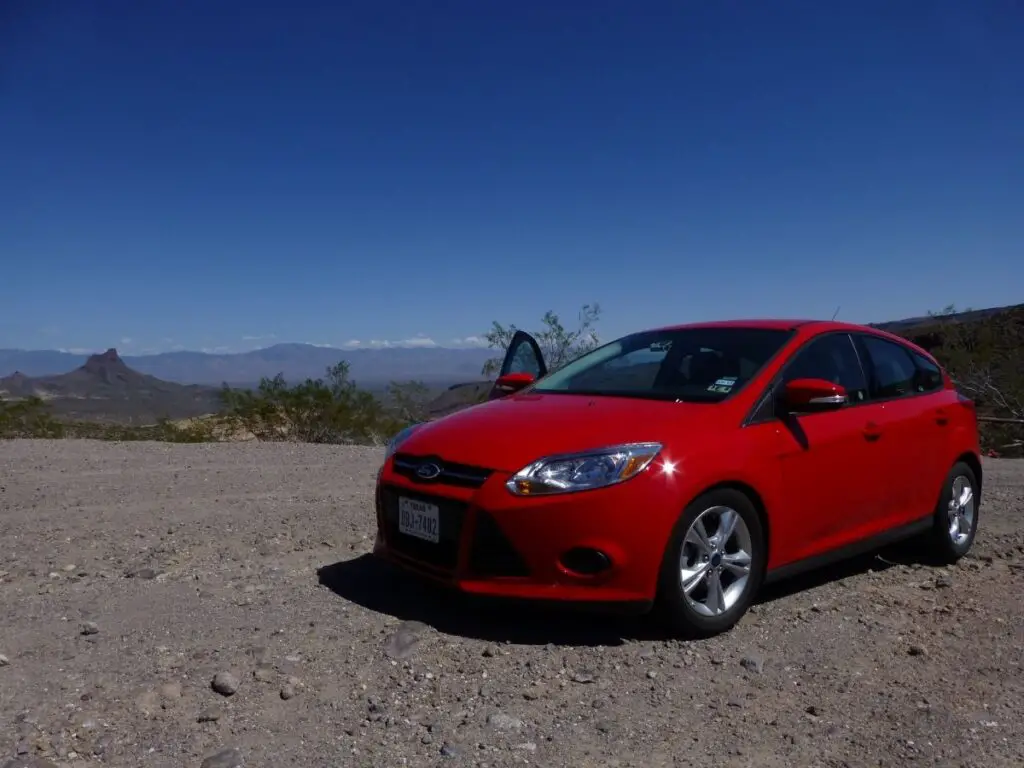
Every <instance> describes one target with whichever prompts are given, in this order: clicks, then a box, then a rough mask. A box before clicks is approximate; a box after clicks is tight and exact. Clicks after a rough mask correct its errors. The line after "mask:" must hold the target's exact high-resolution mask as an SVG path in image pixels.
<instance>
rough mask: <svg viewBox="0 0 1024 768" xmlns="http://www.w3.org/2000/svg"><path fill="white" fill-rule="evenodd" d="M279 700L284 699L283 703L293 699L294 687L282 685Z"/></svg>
mask: <svg viewBox="0 0 1024 768" xmlns="http://www.w3.org/2000/svg"><path fill="white" fill-rule="evenodd" d="M281 698H282V699H284V700H285V701H288V699H294V698H295V686H294V685H288V684H287V683H286V684H285V685H282V686H281Z"/></svg>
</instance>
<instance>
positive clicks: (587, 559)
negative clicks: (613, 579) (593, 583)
mask: <svg viewBox="0 0 1024 768" xmlns="http://www.w3.org/2000/svg"><path fill="white" fill-rule="evenodd" d="M561 562H562V567H563V568H565V569H566V570H567V571H572V572H573V573H578V574H580V575H581V576H594V575H596V574H598V573H601V572H602V571H606V570H608V569H609V568H611V567H612V560H611V558H610V557H608V555H606V554H605V553H604V552H602V551H601V550H599V549H591V548H590V547H575V548H573V549H570V550H569V551H568V552H566V553H565V554H563V555H562V561H561Z"/></svg>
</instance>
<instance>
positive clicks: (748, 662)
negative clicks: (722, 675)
mask: <svg viewBox="0 0 1024 768" xmlns="http://www.w3.org/2000/svg"><path fill="white" fill-rule="evenodd" d="M740 666H741V667H743V668H744V669H745V670H747V672H753V673H754V674H755V675H760V674H761V673H762V672H764V659H762V658H761V657H760V656H744V657H743V658H742V659H740Z"/></svg>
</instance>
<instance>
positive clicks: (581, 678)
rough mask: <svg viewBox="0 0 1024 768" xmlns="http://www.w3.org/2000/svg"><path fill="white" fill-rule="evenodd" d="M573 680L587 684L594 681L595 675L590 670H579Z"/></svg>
mask: <svg viewBox="0 0 1024 768" xmlns="http://www.w3.org/2000/svg"><path fill="white" fill-rule="evenodd" d="M572 681H573V682H574V683H582V684H584V685H586V684H587V683H592V682H594V675H593V674H591V673H590V672H577V673H576V674H574V675H573V676H572Z"/></svg>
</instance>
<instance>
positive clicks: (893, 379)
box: [860, 335, 918, 400]
mask: <svg viewBox="0 0 1024 768" xmlns="http://www.w3.org/2000/svg"><path fill="white" fill-rule="evenodd" d="M860 340H861V343H862V344H863V345H864V350H865V351H866V352H867V355H868V360H867V362H868V364H869V365H870V367H871V379H872V381H871V397H872V398H874V399H876V400H881V399H887V398H891V397H902V396H903V395H908V394H910V393H912V392H917V391H918V389H917V380H918V372H917V371H918V369H917V366H916V365H915V364H914V359H913V358H912V357H911V356H910V351H909V350H908V349H907V348H906V347H904V346H903V345H902V344H897V343H895V342H892V341H889V340H888V339H881V338H879V337H877V336H868V335H864V336H861V339H860Z"/></svg>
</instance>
